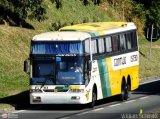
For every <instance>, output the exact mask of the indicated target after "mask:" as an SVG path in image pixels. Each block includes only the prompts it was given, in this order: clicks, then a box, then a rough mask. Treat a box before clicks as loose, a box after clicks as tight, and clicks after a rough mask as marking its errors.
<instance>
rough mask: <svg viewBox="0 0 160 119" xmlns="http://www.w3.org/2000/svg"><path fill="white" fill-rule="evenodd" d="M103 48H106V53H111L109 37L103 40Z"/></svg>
mask: <svg viewBox="0 0 160 119" xmlns="http://www.w3.org/2000/svg"><path fill="white" fill-rule="evenodd" d="M105 42H106V43H105V45H106V46H105V47H106V52H112V44H111V37H110V36H108V37H106V38H105Z"/></svg>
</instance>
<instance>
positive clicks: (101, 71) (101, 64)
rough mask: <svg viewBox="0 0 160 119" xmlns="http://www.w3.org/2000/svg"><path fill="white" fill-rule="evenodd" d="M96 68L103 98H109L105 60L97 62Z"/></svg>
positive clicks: (109, 90) (109, 88)
mask: <svg viewBox="0 0 160 119" xmlns="http://www.w3.org/2000/svg"><path fill="white" fill-rule="evenodd" d="M98 67H99V74H100V80H101V86H102V94H103V97H109V96H111V87H110V82H109V74H108V65H107V62H106V59H100V60H98Z"/></svg>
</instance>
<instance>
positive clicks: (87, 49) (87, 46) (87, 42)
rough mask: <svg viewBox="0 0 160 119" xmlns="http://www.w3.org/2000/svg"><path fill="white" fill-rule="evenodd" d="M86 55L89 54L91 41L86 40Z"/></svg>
mask: <svg viewBox="0 0 160 119" xmlns="http://www.w3.org/2000/svg"><path fill="white" fill-rule="evenodd" d="M85 53H89V39H87V40H85Z"/></svg>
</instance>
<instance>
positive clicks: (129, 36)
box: [126, 33, 132, 49]
mask: <svg viewBox="0 0 160 119" xmlns="http://www.w3.org/2000/svg"><path fill="white" fill-rule="evenodd" d="M126 39H127V48H128V49H131V48H132V42H131V35H130V33H127V34H126Z"/></svg>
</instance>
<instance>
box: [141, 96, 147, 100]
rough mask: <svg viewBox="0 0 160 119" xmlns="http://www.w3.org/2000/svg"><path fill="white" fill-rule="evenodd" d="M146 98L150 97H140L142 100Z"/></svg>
mask: <svg viewBox="0 0 160 119" xmlns="http://www.w3.org/2000/svg"><path fill="white" fill-rule="evenodd" d="M146 98H149V96H145V97H141V98H139V99H140V100H143V99H146Z"/></svg>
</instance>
